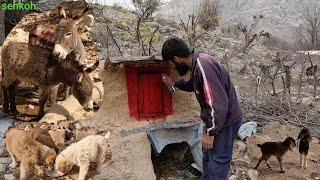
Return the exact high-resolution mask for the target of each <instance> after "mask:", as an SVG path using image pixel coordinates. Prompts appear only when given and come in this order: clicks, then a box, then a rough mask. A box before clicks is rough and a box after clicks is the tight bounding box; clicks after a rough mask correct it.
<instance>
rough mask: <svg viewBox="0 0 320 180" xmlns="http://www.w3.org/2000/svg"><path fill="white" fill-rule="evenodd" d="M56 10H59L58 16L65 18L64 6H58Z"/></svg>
mask: <svg viewBox="0 0 320 180" xmlns="http://www.w3.org/2000/svg"><path fill="white" fill-rule="evenodd" d="M58 11H59V15H60V18H61V19H62V18H67V16H66V11H65V10H64V7H58Z"/></svg>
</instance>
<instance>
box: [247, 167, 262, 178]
mask: <svg viewBox="0 0 320 180" xmlns="http://www.w3.org/2000/svg"><path fill="white" fill-rule="evenodd" d="M247 175H248V176H249V179H250V180H257V179H258V175H259V173H258V171H257V170H254V169H249V170H248V172H247Z"/></svg>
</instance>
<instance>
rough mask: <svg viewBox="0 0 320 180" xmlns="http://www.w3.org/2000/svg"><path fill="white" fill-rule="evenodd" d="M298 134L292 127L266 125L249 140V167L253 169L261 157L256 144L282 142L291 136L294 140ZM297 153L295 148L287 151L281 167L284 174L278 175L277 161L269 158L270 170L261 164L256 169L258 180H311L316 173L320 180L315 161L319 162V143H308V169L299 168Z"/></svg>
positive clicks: (274, 124)
mask: <svg viewBox="0 0 320 180" xmlns="http://www.w3.org/2000/svg"><path fill="white" fill-rule="evenodd" d="M298 133H299V128H297V127H295V126H292V125H282V124H280V123H277V122H274V123H271V124H268V125H266V126H265V127H264V128H263V131H262V133H258V134H257V135H254V136H253V137H252V138H250V143H249V144H250V145H249V147H250V148H249V149H250V150H249V156H250V158H251V167H252V168H253V167H255V165H256V163H257V162H258V159H259V158H260V156H261V152H260V148H258V147H257V146H256V144H261V143H263V142H266V141H283V140H284V139H285V138H286V137H288V136H291V137H293V138H294V139H296V138H297V135H298ZM299 158H300V155H299V152H298V148H295V149H294V150H293V151H288V152H287V153H286V154H285V155H284V157H283V166H284V169H285V171H286V172H285V173H280V172H279V171H280V167H279V163H278V161H277V159H276V158H275V157H271V158H270V159H269V163H270V165H271V167H272V170H268V168H267V166H266V164H265V163H264V162H263V163H261V165H260V167H259V168H258V172H259V179H263V180H274V179H277V180H287V179H293V180H300V179H301V180H302V179H312V176H314V177H315V175H316V173H318V178H320V174H319V173H320V167H318V165H317V163H316V162H315V161H317V160H318V161H319V160H320V144H319V141H318V140H316V139H313V141H312V142H311V143H310V149H309V155H308V158H307V159H308V167H307V168H302V167H299V166H300V164H299ZM313 179H315V178H313Z"/></svg>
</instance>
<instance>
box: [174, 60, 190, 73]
mask: <svg viewBox="0 0 320 180" xmlns="http://www.w3.org/2000/svg"><path fill="white" fill-rule="evenodd" d="M175 65H176V68H175V69H176V70H177V71H178V73H179V75H180V76H184V75H186V74H187V73H188V72H189V70H190V68H189V66H187V65H185V64H178V63H176V64H175Z"/></svg>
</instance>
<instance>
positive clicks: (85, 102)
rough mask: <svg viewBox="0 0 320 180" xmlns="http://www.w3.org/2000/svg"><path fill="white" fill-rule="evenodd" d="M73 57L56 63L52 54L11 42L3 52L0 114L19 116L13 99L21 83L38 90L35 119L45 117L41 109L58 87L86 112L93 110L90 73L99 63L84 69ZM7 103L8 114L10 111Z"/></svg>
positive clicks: (36, 47)
mask: <svg viewBox="0 0 320 180" xmlns="http://www.w3.org/2000/svg"><path fill="white" fill-rule="evenodd" d="M75 58H76V55H75V54H74V53H71V54H69V55H68V56H67V57H66V60H64V61H59V60H57V59H55V58H54V56H52V51H50V50H49V49H45V48H42V47H40V46H34V45H30V44H26V43H16V42H10V43H9V44H8V45H7V46H5V47H4V48H3V50H2V54H1V60H2V66H3V67H2V77H3V78H2V81H1V86H2V92H3V97H4V103H3V107H2V108H3V112H5V113H9V112H10V113H12V114H18V113H19V112H18V111H17V108H16V104H15V95H16V89H17V86H18V84H19V83H20V82H25V83H28V84H31V85H36V86H38V87H39V102H40V110H39V113H38V117H37V119H38V118H39V119H40V118H41V117H42V116H43V115H44V107H45V104H46V101H47V98H48V96H49V94H50V91H51V89H52V88H53V87H55V86H56V85H58V84H59V83H64V84H66V85H68V86H70V87H71V89H72V92H73V95H74V96H75V98H76V99H77V100H78V101H79V103H80V104H81V105H82V106H84V108H85V109H86V110H89V109H92V108H93V102H92V100H91V98H92V91H93V86H94V85H93V81H92V79H90V77H89V73H91V72H92V71H94V70H95V69H96V68H97V66H98V64H99V62H96V63H95V65H94V66H92V67H90V68H86V67H85V66H84V65H81V64H80V63H79V62H78V61H76V60H74V59H75ZM9 103H10V111H9Z"/></svg>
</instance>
